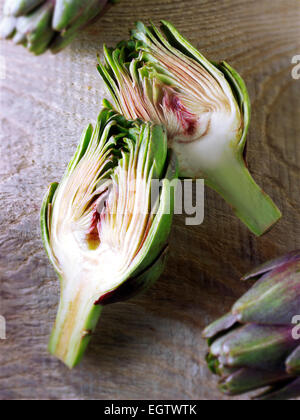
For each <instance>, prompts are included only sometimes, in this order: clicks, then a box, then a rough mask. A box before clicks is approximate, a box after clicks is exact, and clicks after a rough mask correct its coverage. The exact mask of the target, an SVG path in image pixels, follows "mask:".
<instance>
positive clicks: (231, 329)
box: [204, 250, 300, 400]
mask: <svg viewBox="0 0 300 420" xmlns="http://www.w3.org/2000/svg"><path fill="white" fill-rule="evenodd" d="M244 279H245V280H248V279H258V281H257V283H256V284H255V285H254V286H253V287H252V288H251V289H250V290H249V292H248V293H246V294H245V295H244V296H243V297H242V298H241V299H240V300H239V301H238V302H237V303H236V304H235V305H234V306H233V308H232V310H231V312H230V313H229V314H227V315H225V316H224V317H223V318H221V319H220V320H218V321H216V322H215V323H213V324H212V325H210V326H209V327H207V328H206V330H205V331H204V337H205V338H207V339H208V342H209V346H210V350H209V354H208V356H207V363H208V366H209V367H210V369H211V370H212V372H213V373H215V374H217V375H219V376H220V377H221V380H220V385H219V387H220V390H221V391H222V392H224V393H225V394H229V395H239V394H243V393H246V392H249V391H256V390H259V389H262V388H265V387H268V388H267V390H266V391H265V392H263V393H261V394H260V395H259V396H257V398H258V399H265V400H280V399H289V398H296V397H298V396H300V326H299V324H297V322H300V250H299V251H295V252H292V253H290V254H288V255H286V256H284V257H283V258H280V259H277V260H274V261H271V262H269V263H267V264H264V265H262V266H261V267H258V268H257V269H255V270H253V271H252V272H251V273H249V274H248V275H247V276H245V278H244Z"/></svg>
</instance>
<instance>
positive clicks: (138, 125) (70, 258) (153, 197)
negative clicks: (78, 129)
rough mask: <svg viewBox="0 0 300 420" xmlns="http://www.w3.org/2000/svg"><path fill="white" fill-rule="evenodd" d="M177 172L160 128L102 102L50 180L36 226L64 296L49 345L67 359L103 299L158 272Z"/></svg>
mask: <svg viewBox="0 0 300 420" xmlns="http://www.w3.org/2000/svg"><path fill="white" fill-rule="evenodd" d="M176 179H177V161H176V158H175V157H174V155H173V153H172V152H170V151H168V148H167V136H166V133H165V130H164V128H163V127H161V126H158V125H155V124H152V123H143V122H141V121H127V120H126V119H125V118H124V117H122V116H121V115H119V114H117V113H116V112H115V111H113V110H111V109H109V108H105V109H104V110H103V111H102V112H101V114H100V115H99V118H98V122H97V125H96V127H95V129H94V130H93V128H92V126H89V127H88V128H87V129H86V131H85V132H84V133H83V136H82V139H81V142H80V145H79V147H78V149H77V152H76V154H75V156H74V158H73V159H72V161H71V163H70V164H69V166H68V169H67V171H66V173H65V175H64V177H63V179H62V181H61V183H60V184H59V185H58V184H56V183H55V184H52V185H51V186H50V188H49V191H48V193H47V195H46V197H45V199H44V202H43V206H42V211H41V228H42V236H43V240H44V244H45V248H46V251H47V253H48V256H49V258H50V261H51V262H52V264H53V266H54V267H55V269H56V271H57V273H58V275H59V278H60V281H61V299H60V305H59V310H58V315H57V319H56V323H55V327H54V329H53V333H52V337H51V340H50V345H49V348H50V352H51V353H52V354H54V355H55V356H57V357H58V358H59V359H61V360H62V361H63V362H64V363H65V364H66V365H67V366H69V367H73V366H75V365H76V364H77V363H78V362H79V361H80V359H81V357H82V356H83V353H84V351H85V349H86V347H87V344H88V342H89V340H90V338H91V334H92V332H93V331H94V329H95V326H96V323H97V321H98V318H99V316H100V313H101V309H102V307H103V305H106V304H109V303H113V302H117V301H120V300H124V299H128V298H129V297H131V296H133V295H134V294H136V293H138V292H139V291H142V290H144V289H145V288H146V287H148V286H149V285H151V284H152V283H153V282H154V281H155V280H157V279H158V277H159V276H160V275H161V273H162V271H163V268H164V263H165V259H166V251H167V241H168V236H169V232H170V228H171V223H172V215H173V208H174V194H175V186H176ZM154 180H157V181H160V188H159V189H158V190H157V193H156V194H155V191H154V188H153V181H154Z"/></svg>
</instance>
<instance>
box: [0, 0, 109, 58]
mask: <svg viewBox="0 0 300 420" xmlns="http://www.w3.org/2000/svg"><path fill="white" fill-rule="evenodd" d="M113 2H114V0H51V1H49V0H6V2H5V4H4V10H3V14H4V17H3V19H2V22H1V24H0V37H1V38H6V39H9V38H12V39H13V41H14V42H15V43H16V44H23V45H24V46H26V47H28V49H29V51H31V52H33V53H34V54H36V55H39V54H43V53H44V52H45V51H46V50H47V49H51V50H52V52H53V53H56V52H59V51H60V50H61V49H63V48H64V47H66V46H67V45H68V44H69V43H71V42H72V41H73V39H74V38H75V37H76V35H77V33H78V32H79V31H80V30H81V29H82V28H84V27H85V26H86V25H87V24H89V23H90V22H92V21H93V20H95V19H96V18H98V17H100V16H101V15H102V14H103V13H104V12H105V10H106V9H107V7H108V6H109V5H110V4H111V3H113Z"/></svg>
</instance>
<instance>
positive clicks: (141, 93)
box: [98, 21, 281, 235]
mask: <svg viewBox="0 0 300 420" xmlns="http://www.w3.org/2000/svg"><path fill="white" fill-rule="evenodd" d="M104 56H105V64H102V63H101V61H100V60H99V65H98V70H99V72H100V74H101V76H102V78H103V79H104V81H105V83H106V85H107V86H108V89H109V91H110V93H111V94H112V97H113V99H114V102H115V106H116V109H117V110H118V111H119V112H121V113H122V114H123V115H125V116H126V118H131V119H134V118H141V119H143V120H145V121H154V122H156V123H162V124H164V125H165V126H166V128H167V131H168V140H169V145H170V146H171V147H172V148H173V150H174V151H175V152H176V154H177V156H178V160H179V171H180V176H181V177H189V178H204V179H205V180H206V183H207V184H208V185H209V186H210V187H212V188H213V189H215V190H216V191H217V192H218V193H220V194H221V195H222V196H223V197H224V198H225V200H226V201H227V202H228V203H229V204H230V205H231V206H232V207H233V210H234V211H235V213H236V214H237V215H238V217H239V218H240V219H241V220H242V221H243V222H244V223H245V224H246V225H247V226H248V227H249V229H250V230H251V231H253V232H254V233H255V234H256V235H261V234H263V233H264V232H266V231H267V230H268V229H270V228H271V226H273V224H274V223H276V222H277V221H278V220H279V219H280V217H281V213H280V211H279V210H278V208H277V207H276V206H275V205H274V203H273V202H272V200H271V199H270V198H269V197H268V196H267V195H266V194H265V193H264V192H263V191H262V190H261V188H259V187H258V185H257V184H256V183H255V182H254V180H253V179H252V177H251V175H250V173H249V171H248V169H247V167H246V164H245V145H246V136H247V132H248V128H249V123H250V100H249V96H248V92H247V89H246V86H245V83H244V82H243V80H242V78H241V77H240V76H239V75H238V74H237V72H236V71H235V70H234V69H233V68H231V67H230V66H229V65H228V64H227V63H225V62H222V63H220V64H216V63H212V62H210V61H208V60H207V59H206V58H205V57H204V56H203V55H202V54H200V53H199V52H198V51H197V49H195V48H194V47H193V46H192V45H191V44H190V43H189V42H188V41H187V40H186V39H184V38H183V36H182V35H181V34H180V33H179V32H178V31H177V30H176V29H175V28H174V26H173V25H171V24H170V23H168V22H165V21H162V25H161V31H160V30H159V29H158V28H157V27H155V26H154V25H151V26H150V27H147V26H145V25H144V24H143V23H141V22H139V23H137V26H136V29H135V30H133V31H132V36H131V39H130V40H129V41H123V42H121V43H120V44H119V45H117V47H116V48H114V49H111V48H107V47H106V46H105V47H104Z"/></svg>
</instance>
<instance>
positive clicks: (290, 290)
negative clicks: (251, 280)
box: [232, 260, 300, 326]
mask: <svg viewBox="0 0 300 420" xmlns="http://www.w3.org/2000/svg"><path fill="white" fill-rule="evenodd" d="M299 302H300V261H299V260H298V261H297V260H296V261H291V262H290V263H288V264H286V265H285V266H282V267H279V268H278V269H275V270H273V271H271V272H270V273H269V274H267V275H265V276H264V277H263V278H262V279H261V280H259V281H258V282H257V283H256V284H255V285H254V286H253V287H252V288H251V289H250V290H249V291H248V292H247V293H246V294H245V295H244V296H242V298H241V299H239V300H238V301H237V302H236V304H235V305H234V307H233V309H232V312H233V314H235V315H236V316H237V318H238V320H239V321H240V322H242V323H257V324H268V325H288V326H290V325H291V321H292V318H293V317H294V315H295V314H298V313H299V309H300V304H299Z"/></svg>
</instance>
